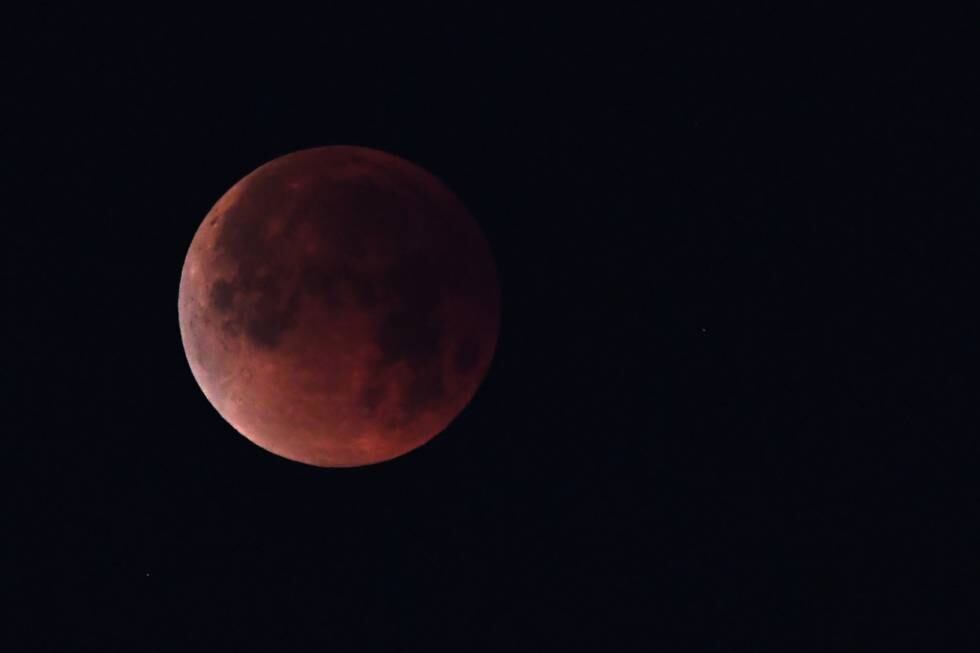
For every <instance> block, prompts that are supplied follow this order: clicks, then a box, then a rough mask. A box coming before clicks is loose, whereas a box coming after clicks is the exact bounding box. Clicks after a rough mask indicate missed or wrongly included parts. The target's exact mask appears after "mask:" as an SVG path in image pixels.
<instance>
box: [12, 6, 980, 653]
mask: <svg viewBox="0 0 980 653" xmlns="http://www.w3.org/2000/svg"><path fill="white" fill-rule="evenodd" d="M791 4H793V7H794V8H793V10H792V11H789V10H784V11H783V12H782V13H778V12H777V13H771V12H762V11H752V10H749V9H747V8H745V7H742V6H732V3H714V4H705V5H702V6H699V7H698V8H697V9H696V10H695V9H694V8H692V9H691V12H690V14H689V15H680V14H679V13H677V12H674V11H670V10H666V9H648V13H642V12H640V11H632V12H627V11H621V10H615V9H613V8H609V7H603V6H602V5H599V6H596V7H594V8H592V9H591V10H589V11H585V10H573V9H571V8H569V7H565V8H563V9H561V10H560V11H554V12H550V11H539V12H537V13H535V12H534V11H532V10H528V9H525V10H522V11H520V12H512V11H507V10H504V9H501V8H494V9H490V7H491V5H490V4H486V5H485V6H484V7H483V8H482V9H480V10H475V9H463V8H457V9H455V10H454V11H452V12H450V13H443V12H441V11H436V10H430V9H422V8H421V5H419V3H402V4H401V5H400V8H399V9H386V10H381V9H376V10H366V9H365V10H361V11H354V10H344V11H334V12H324V13H320V14H304V13H297V14H287V13H286V12H285V11H283V12H282V13H274V8H272V9H270V8H269V7H266V8H265V9H263V10H262V11H254V12H253V11H250V10H246V9H245V8H244V5H243V6H242V7H240V8H239V12H240V13H238V14H237V15H236V16H234V17H231V16H224V17H221V18H218V17H210V16H206V15H204V14H202V13H200V12H195V13H193V14H189V15H182V14H177V13H174V14H169V15H164V14H158V13H152V12H151V11H150V10H148V9H146V10H144V9H142V8H141V9H139V10H135V9H134V10H131V11H130V12H129V13H126V12H125V11H123V12H117V11H113V12H104V13H95V12H92V11H88V10H78V11H73V12H60V11H55V10H44V11H35V12H34V13H33V15H29V16H24V17H22V18H21V19H17V20H13V19H11V21H10V22H9V23H8V25H7V27H8V29H9V30H11V31H12V32H13V40H12V42H11V41H9V40H8V41H7V43H8V45H9V44H10V43H12V44H13V47H12V48H11V50H10V52H11V54H10V55H8V56H6V57H5V63H6V66H5V69H6V72H5V74H4V75H3V79H2V82H0V83H2V89H3V92H2V98H3V99H2V106H3V109H0V111H3V113H5V114H7V117H6V118H5V119H4V120H3V124H4V130H3V131H4V135H3V142H4V143H6V144H7V145H6V147H5V148H4V152H5V157H4V159H5V164H6V165H5V173H4V175H3V178H4V182H5V183H4V186H5V187H6V188H5V190H4V198H5V200H6V201H5V206H6V209H5V211H4V223H3V224H4V228H3V234H4V235H3V239H2V242H3V254H4V256H3V281H4V297H5V302H4V304H5V308H4V311H3V315H4V317H5V319H4V320H3V322H4V326H5V332H6V333H7V338H6V339H5V342H6V349H5V364H4V365H3V369H4V378H5V382H4V385H5V387H6V390H5V392H4V399H3V404H2V405H3V408H4V413H5V414H6V415H7V419H5V420H4V426H3V428H2V430H0V431H2V433H3V458H4V460H5V462H7V463H8V464H9V465H10V469H11V471H9V472H8V473H6V474H4V481H5V482H4V487H5V490H4V492H3V513H2V514H3V520H4V528H3V539H4V540H5V546H4V547H0V548H8V547H10V548H9V549H8V550H9V551H11V552H12V555H11V556H9V557H8V556H4V559H5V562H4V563H3V573H2V588H3V590H2V591H3V594H4V595H6V597H7V598H5V599H4V600H3V601H2V602H3V604H5V605H6V606H7V607H6V609H5V611H4V615H3V622H4V630H5V631H6V634H7V636H10V637H12V638H13V641H14V645H13V646H9V647H3V650H5V651H11V652H19V651H198V650H200V651H238V650H253V649H254V650H261V651H314V650H317V651H319V650H335V651H352V650H377V651H392V652H395V651H442V650H445V651H459V652H468V651H536V652H537V651H566V650H590V651H613V652H615V651H623V650H642V651H674V652H686V651H719V652H720V651H760V650H778V651H784V652H787V653H788V652H792V651H799V650H803V649H804V648H806V647H807V646H811V645H816V648H817V650H822V651H846V650H869V651H870V650H928V651H950V650H977V649H974V648H973V646H965V647H962V642H963V641H964V640H963V638H964V637H976V636H977V635H978V625H977V621H978V620H977V619H976V615H977V614H978V613H977V611H976V609H975V608H976V605H978V604H980V592H978V583H980V563H978V560H977V551H980V528H978V523H980V522H978V514H977V511H978V509H980V481H978V478H980V445H978V441H977V434H978V433H980V429H978V428H977V420H976V415H975V413H976V408H975V405H976V397H977V393H976V390H977V384H976V378H975V377H976V369H977V363H978V360H977V359H978V353H980V352H978V346H977V335H978V330H977V321H976V320H975V319H974V315H973V312H974V305H975V303H976V282H977V279H978V278H980V270H978V263H977V247H978V244H980V238H978V235H980V229H978V228H977V226H976V224H977V223H976V221H977V218H978V216H980V193H978V188H980V186H978V178H977V173H978V171H980V155H978V153H980V149H978V148H977V142H978V138H977V136H978V127H977V116H980V107H978V103H977V102H976V98H975V97H974V94H975V93H976V88H977V87H978V82H980V80H978V79H977V77H978V73H977V67H976V65H975V64H976V62H977V61H978V60H980V58H978V50H977V47H976V40H977V39H976V34H975V29H973V28H972V27H971V25H973V24H974V23H972V22H971V21H970V20H968V19H967V17H966V16H957V15H952V14H950V15H940V14H939V13H933V14H928V13H927V14H925V15H909V16H904V17H899V16H896V15H894V14H890V15H887V16H883V15H879V14H876V13H874V12H870V11H868V12H864V13H862V12H860V11H857V10H852V11H851V13H847V14H842V15H830V14H829V13H827V12H826V11H824V10H821V9H817V8H816V3H813V5H812V6H813V7H814V8H812V9H806V10H804V9H801V8H800V7H803V6H810V5H808V4H807V3H791ZM493 6H494V7H496V5H493ZM270 12H272V13H270ZM337 144H348V145H361V146H366V147H373V148H378V149H382V150H386V151H388V152H391V153H393V154H396V155H398V156H401V157H403V158H405V159H408V160H410V161H413V162H415V163H417V164H419V165H421V166H423V167H424V168H426V169H428V170H429V171H431V172H432V173H434V174H435V175H436V176H438V177H439V178H440V179H442V180H443V181H444V182H445V183H446V184H447V185H448V186H449V187H450V188H452V189H453V190H454V191H455V192H456V194H457V195H458V196H459V197H460V198H461V199H462V201H463V202H464V203H465V204H466V206H467V207H468V208H469V209H470V211H471V212H472V214H473V215H474V217H475V218H476V219H477V220H478V221H479V223H480V225H481V227H482V229H483V231H484V233H485V234H486V237H487V239H488V241H489V242H490V245H491V248H492V250H493V253H494V256H495V259H496V263H497V267H498V271H499V282H500V287H501V294H502V314H501V334H500V340H499V343H498V350H497V354H496V358H495V360H494V362H493V364H492V367H491V369H490V372H489V374H488V376H487V378H486V380H485V382H484V384H483V386H482V387H481V389H480V391H479V392H478V394H477V396H476V397H475V399H474V400H473V402H472V403H471V404H470V405H469V406H468V407H467V408H466V409H465V410H464V411H463V413H462V414H461V415H460V416H459V418H458V419H457V420H456V421H455V422H454V423H453V424H452V425H451V426H450V427H449V428H448V430H447V431H445V432H444V433H443V434H442V435H440V436H438V437H437V438H435V439H434V440H432V441H431V442H430V443H428V444H427V445H425V446H423V447H421V448H419V449H417V450H415V451H413V452H411V453H410V454H408V455H406V456H404V457H402V458H398V459H396V460H394V461H391V462H388V463H384V464H380V465H376V466H370V467H364V468H356V469H334V470H331V469H318V468H314V467H310V466H305V465H302V464H298V463H293V462H290V461H288V460H285V459H282V458H278V457H276V456H274V455H271V454H269V453H267V452H265V451H263V450H262V449H260V448H258V447H256V446H255V445H253V444H251V443H250V442H249V441H248V440H246V439H245V438H243V437H242V436H240V435H238V434H237V433H236V432H235V431H234V430H233V429H232V428H231V427H230V426H229V425H228V424H227V423H226V422H224V420H222V418H221V417H220V416H219V415H218V414H217V413H216V412H215V410H214V409H213V408H212V407H211V405H210V404H209V403H208V402H207V400H206V398H205V397H204V396H203V394H202V393H201V391H200V389H199V388H198V386H197V384H196V383H195V381H194V379H193V377H192V376H191V373H190V369H189V366H188V364H187V360H186V358H185V356H184V352H183V348H182V345H181V341H180V334H179V331H178V322H177V289H178V282H179V279H180V271H181V266H182V264H183V260H184V256H185V254H186V252H187V248H188V246H189V244H190V242H191V238H192V237H193V235H194V231H195V230H196V229H197V227H198V225H199V224H200V222H201V221H202V220H203V218H204V216H205V214H206V213H207V212H208V210H209V209H210V208H211V206H212V205H213V204H214V203H215V202H216V201H217V199H218V198H219V197H220V196H221V195H222V194H223V193H224V192H225V191H226V190H227V189H228V188H229V187H230V186H231V185H232V184H234V183H235V182H236V181H237V180H239V179H240V178H241V177H243V176H244V175H246V174H247V173H249V172H251V171H252V170H254V169H255V168H256V167H258V166H259V165H261V164H263V163H265V162H266V161H269V160H270V159H273V158H275V157H278V156H281V155H284V154H287V153H289V152H292V151H295V150H298V149H303V148H308V147H316V146H321V145H337ZM11 545H12V546H11ZM895 639H897V640H898V641H900V642H902V643H903V644H904V646H907V647H908V648H900V649H885V648H883V646H884V644H883V643H884V642H886V641H894V640H895ZM954 643H957V644H956V646H955V647H954Z"/></svg>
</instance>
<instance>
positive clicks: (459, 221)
mask: <svg viewBox="0 0 980 653" xmlns="http://www.w3.org/2000/svg"><path fill="white" fill-rule="evenodd" d="M177 304H178V318H179V323H180V336H181V340H182V343H183V346H184V352H185V354H186V356H187V361H188V363H189V365H190V369H191V372H192V374H193V376H194V379H195V380H196V381H197V383H198V385H199V386H200V388H201V390H202V391H203V393H204V395H205V396H206V397H207V399H208V401H209V402H210V403H211V404H212V405H213V406H214V408H215V409H216V410H217V412H218V413H219V414H220V415H221V416H222V417H223V418H224V419H225V421H227V422H228V423H229V424H230V425H231V426H232V427H233V428H234V429H235V430H237V431H238V432H239V433H241V434H242V435H244V436H245V437H246V438H248V439H249V440H251V441H252V442H253V443H255V444H257V445H258V446H260V447H262V448H263V449H266V450H267V451H270V452H272V453H274V454H277V455H279V456H282V457H284V458H288V459H290V460H294V461H297V462H302V463H306V464H309V465H315V466H319V467H353V466H359V465H369V464H373V463H378V462H381V461H385V460H390V459H392V458H395V457H398V456H401V455H403V454H405V453H407V452H409V451H411V450H413V449H415V448H417V447H419V446H421V445H423V444H424V443H426V442H428V441H429V440H430V439H432V438H433V437H434V436H435V435H437V434H438V433H440V432H442V431H443V430H444V429H446V427H447V426H448V425H449V424H450V423H451V422H452V421H453V420H454V419H455V418H456V417H457V416H458V415H459V413H460V411H462V409H463V408H464V407H465V406H466V405H467V404H468V403H469V402H470V400H471V399H472V398H473V396H474V395H475V393H476V392H477V390H478V388H479V386H480V385H481V383H482V382H483V379H484V377H485V376H486V373H487V370H488V368H489V366H490V363H491V360H492V358H493V355H494V351H495V349H496V345H497V336H498V331H499V324H500V292H499V287H498V284H497V274H496V267H495V265H494V261H493V257H492V254H491V251H490V247H489V244H488V242H487V240H486V238H485V237H484V235H483V233H482V231H481V230H480V227H479V225H478V224H477V222H476V220H475V219H474V218H473V216H472V215H471V214H470V213H469V211H467V209H466V208H465V207H464V206H463V204H462V203H461V202H460V200H459V199H458V198H457V197H456V195H455V194H454V193H453V192H452V191H450V190H449V188H447V187H446V186H445V185H444V184H443V183H442V182H441V181H440V180H438V179H437V178H436V177H434V176H433V175H431V174H430V173H428V172H427V171H425V170H423V169H422V168H420V167H419V166H417V165H415V164H413V163H410V162H408V161H406V160H404V159H401V158H399V157H397V156H394V155H392V154H388V153H386V152H382V151H379V150H374V149H369V148H363V147H353V146H329V147H318V148H312V149H306V150H300V151H297V152H293V153H291V154H287V155H285V156H282V157H280V158H277V159H274V160H272V161H270V162H268V163H266V164H264V165H262V166H260V167H259V168H257V169H256V170H254V171H253V172H251V173H250V174H248V175H247V176H245V177H244V178H243V179H241V180H240V181H239V182H238V183H236V184H235V185H234V186H232V187H231V189H229V190H228V191H227V192H226V193H225V194H224V195H223V196H222V197H221V198H220V199H219V200H218V202H217V203H216V204H215V205H214V206H213V208H212V209H211V210H210V212H209V213H208V214H207V215H206V216H205V218H204V221H203V222H202V223H201V225H200V226H199V227H198V229H197V231H196V233H195V234H194V237H193V240H192V241H191V244H190V247H189V249H188V251H187V256H186V258H185V260H184V265H183V269H182V272H181V277H180V288H179V293H178V301H177Z"/></svg>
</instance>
